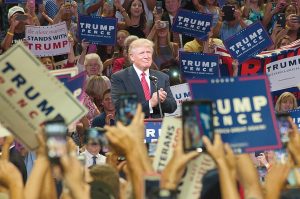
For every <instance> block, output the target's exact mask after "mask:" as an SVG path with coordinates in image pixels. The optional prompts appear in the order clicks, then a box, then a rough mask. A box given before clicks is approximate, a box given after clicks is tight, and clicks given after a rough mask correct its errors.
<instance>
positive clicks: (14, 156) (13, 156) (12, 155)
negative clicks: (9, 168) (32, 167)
mask: <svg viewBox="0 0 300 199" xmlns="http://www.w3.org/2000/svg"><path fill="white" fill-rule="evenodd" d="M9 161H10V162H12V163H13V164H14V165H15V166H16V167H17V168H18V170H19V171H20V173H21V175H22V178H23V182H24V184H25V182H26V180H27V170H26V165H25V162H24V159H23V157H22V156H21V154H20V153H19V152H18V151H17V149H16V148H15V147H12V148H11V149H10V152H9Z"/></svg>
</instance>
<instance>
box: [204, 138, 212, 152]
mask: <svg viewBox="0 0 300 199" xmlns="http://www.w3.org/2000/svg"><path fill="white" fill-rule="evenodd" d="M202 140H203V144H204V145H205V147H206V149H207V150H208V151H210V149H211V147H212V143H211V142H210V140H209V139H208V137H207V136H206V135H204V136H203V137H202Z"/></svg>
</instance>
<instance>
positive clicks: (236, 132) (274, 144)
mask: <svg viewBox="0 0 300 199" xmlns="http://www.w3.org/2000/svg"><path fill="white" fill-rule="evenodd" d="M188 83H189V85H190V89H191V92H192V98H193V99H209V100H212V101H214V103H213V107H214V111H213V112H214V115H213V117H214V118H213V120H214V127H215V132H216V133H220V134H221V136H222V139H223V141H224V142H227V143H229V144H230V146H231V147H232V149H233V150H234V151H235V153H245V152H247V153H248V152H255V151H263V150H273V149H279V148H281V141H280V136H279V135H280V134H279V130H278V126H277V122H276V117H275V114H274V108H273V103H272V97H271V94H270V88H269V83H268V78H267V77H266V76H264V75H262V76H251V77H239V78H220V79H206V80H190V81H188Z"/></svg>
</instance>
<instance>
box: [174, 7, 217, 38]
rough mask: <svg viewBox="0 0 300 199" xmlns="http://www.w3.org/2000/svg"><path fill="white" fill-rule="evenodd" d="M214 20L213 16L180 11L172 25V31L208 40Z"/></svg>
mask: <svg viewBox="0 0 300 199" xmlns="http://www.w3.org/2000/svg"><path fill="white" fill-rule="evenodd" d="M212 18H213V16H212V15H211V14H205V13H200V12H193V11H190V10H185V9H179V10H178V12H177V15H176V17H175V21H174V23H173V24H172V31H174V32H178V33H181V34H184V35H189V36H192V37H196V38H199V39H202V40H206V39H207V38H208V37H207V35H208V33H209V31H210V27H211V25H212Z"/></svg>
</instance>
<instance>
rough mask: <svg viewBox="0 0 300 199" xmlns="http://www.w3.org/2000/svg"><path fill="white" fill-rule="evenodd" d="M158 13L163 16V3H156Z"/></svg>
mask: <svg viewBox="0 0 300 199" xmlns="http://www.w3.org/2000/svg"><path fill="white" fill-rule="evenodd" d="M156 12H157V14H162V1H156Z"/></svg>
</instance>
